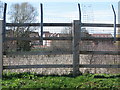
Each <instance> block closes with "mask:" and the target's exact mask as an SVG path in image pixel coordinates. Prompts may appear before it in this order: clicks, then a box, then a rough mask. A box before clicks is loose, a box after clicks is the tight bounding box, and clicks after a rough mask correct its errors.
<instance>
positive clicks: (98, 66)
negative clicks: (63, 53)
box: [3, 64, 120, 69]
mask: <svg viewBox="0 0 120 90" xmlns="http://www.w3.org/2000/svg"><path fill="white" fill-rule="evenodd" d="M21 68H22V69H25V68H73V64H44V65H11V66H3V69H21ZM79 68H120V65H113V64H109V65H107V64H79Z"/></svg>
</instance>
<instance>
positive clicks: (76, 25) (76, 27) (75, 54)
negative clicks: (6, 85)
mask: <svg viewBox="0 0 120 90" xmlns="http://www.w3.org/2000/svg"><path fill="white" fill-rule="evenodd" d="M6 26H7V27H12V26H21V27H22V26H40V23H22V24H20V23H6ZM43 26H73V27H74V30H77V31H78V30H79V29H80V28H81V27H113V26H114V25H113V24H100V23H97V24H94V23H81V24H80V23H79V21H78V20H77V21H74V24H72V23H43ZM117 27H120V24H117ZM77 31H74V36H73V37H43V40H72V41H74V43H73V48H74V51H71V52H9V53H7V55H13V54H14V55H51V54H54V55H56V54H73V61H74V62H73V64H62V65H61V64H54V65H52V64H47V65H14V66H3V67H2V69H21V68H73V71H74V72H73V74H74V76H76V75H77V72H78V71H79V68H120V65H119V64H118V65H111V64H109V65H106V64H105V65H103V64H78V63H79V62H80V61H79V54H95V55H106V54H107V55H120V51H79V49H78V48H79V44H78V42H79V40H111V41H112V40H114V38H100V37H99V38H94V37H89V38H88V37H79V34H78V32H77ZM1 35H2V34H1ZM76 39H77V43H76ZM5 40H6V41H8V40H40V38H39V37H38V38H37V37H31V38H26V37H25V38H23V37H6V38H5ZM116 40H118V41H120V38H117V39H116ZM1 58H2V57H1ZM1 60H2V59H1ZM1 62H2V61H1ZM1 65H2V64H1ZM76 65H77V66H76ZM0 72H2V70H0ZM1 77H2V75H1V76H0V78H1Z"/></svg>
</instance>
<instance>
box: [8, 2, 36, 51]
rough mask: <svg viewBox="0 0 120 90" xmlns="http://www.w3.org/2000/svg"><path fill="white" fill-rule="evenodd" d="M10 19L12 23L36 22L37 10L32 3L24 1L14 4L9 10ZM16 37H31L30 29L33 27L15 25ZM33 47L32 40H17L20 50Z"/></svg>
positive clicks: (27, 49)
mask: <svg viewBox="0 0 120 90" xmlns="http://www.w3.org/2000/svg"><path fill="white" fill-rule="evenodd" d="M9 15H10V18H9V19H10V21H11V22H12V23H32V22H36V21H37V20H36V17H37V11H36V8H35V7H33V6H32V5H31V4H29V3H27V2H24V3H21V4H18V3H16V4H13V5H12V6H11V11H10V12H9ZM12 29H13V30H14V36H15V37H29V34H30V31H31V30H33V28H30V27H29V26H28V27H13V28H12ZM30 48H31V46H30V41H20V40H18V41H17V50H18V51H21V50H22V51H29V50H30Z"/></svg>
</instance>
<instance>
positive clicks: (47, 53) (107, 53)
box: [5, 51, 120, 55]
mask: <svg viewBox="0 0 120 90" xmlns="http://www.w3.org/2000/svg"><path fill="white" fill-rule="evenodd" d="M5 54H7V55H61V54H73V52H72V51H45V52H40V51H31V52H6V53H5ZM79 54H94V55H120V51H80V52H79Z"/></svg>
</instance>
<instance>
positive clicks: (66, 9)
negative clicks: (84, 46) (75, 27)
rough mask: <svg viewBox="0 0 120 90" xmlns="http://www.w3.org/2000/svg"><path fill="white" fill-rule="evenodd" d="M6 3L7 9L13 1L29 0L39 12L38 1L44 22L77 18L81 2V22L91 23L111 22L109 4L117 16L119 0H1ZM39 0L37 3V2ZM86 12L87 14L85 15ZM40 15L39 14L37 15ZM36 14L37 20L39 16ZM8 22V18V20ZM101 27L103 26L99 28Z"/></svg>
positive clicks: (22, 0)
mask: <svg viewBox="0 0 120 90" xmlns="http://www.w3.org/2000/svg"><path fill="white" fill-rule="evenodd" d="M1 1H3V2H6V3H7V4H8V9H7V11H9V10H10V6H11V5H12V4H13V3H21V2H29V3H31V4H32V5H33V6H35V7H36V9H37V10H38V11H39V12H40V8H39V7H40V6H39V4H40V3H43V7H44V9H43V10H44V22H72V21H73V20H78V19H79V18H78V17H79V14H78V6H77V4H78V3H80V4H81V10H82V22H92V23H96V22H99V23H113V11H112V8H111V4H113V5H114V8H115V11H116V14H117V16H118V1H119V0H1ZM38 2H39V3H38ZM85 14H87V15H88V16H85ZM39 16H40V15H39ZM39 16H38V22H39V21H40V18H39ZM8 22H9V20H8ZM101 29H103V28H101Z"/></svg>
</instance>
